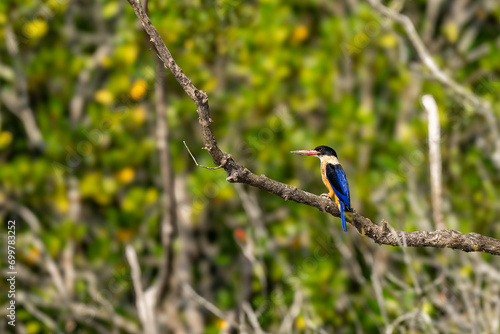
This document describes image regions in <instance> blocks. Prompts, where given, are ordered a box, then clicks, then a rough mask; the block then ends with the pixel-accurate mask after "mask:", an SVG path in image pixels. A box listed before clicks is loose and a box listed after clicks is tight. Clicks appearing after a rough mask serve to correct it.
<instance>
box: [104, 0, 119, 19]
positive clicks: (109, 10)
mask: <svg viewBox="0 0 500 334" xmlns="http://www.w3.org/2000/svg"><path fill="white" fill-rule="evenodd" d="M118 9H120V6H118V2H117V1H114V2H109V3H107V4H106V5H105V6H104V7H103V9H102V16H103V17H104V18H105V19H109V18H111V17H113V16H114V15H115V14H116V13H117V12H118Z"/></svg>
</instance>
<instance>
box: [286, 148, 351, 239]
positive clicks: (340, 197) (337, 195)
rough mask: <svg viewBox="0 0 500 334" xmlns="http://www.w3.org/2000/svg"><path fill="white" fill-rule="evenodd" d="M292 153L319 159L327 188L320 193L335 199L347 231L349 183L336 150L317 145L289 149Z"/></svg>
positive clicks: (349, 204) (349, 207) (349, 209)
mask: <svg viewBox="0 0 500 334" xmlns="http://www.w3.org/2000/svg"><path fill="white" fill-rule="evenodd" d="M291 153H293V154H298V155H309V156H316V157H318V158H319V159H320V160H321V178H322V179H323V183H324V184H325V186H326V188H327V189H328V191H329V193H328V194H321V196H322V197H328V198H330V199H333V200H334V201H335V204H337V207H338V208H339V211H340V219H341V220H342V229H343V230H344V232H347V226H346V223H345V211H349V212H352V211H353V210H352V208H351V196H350V194H349V183H348V182H347V177H346V175H345V172H344V169H343V168H342V166H341V165H340V162H339V159H338V157H337V152H335V150H334V149H333V148H331V147H328V146H323V145H322V146H318V147H316V148H315V149H314V150H302V151H291Z"/></svg>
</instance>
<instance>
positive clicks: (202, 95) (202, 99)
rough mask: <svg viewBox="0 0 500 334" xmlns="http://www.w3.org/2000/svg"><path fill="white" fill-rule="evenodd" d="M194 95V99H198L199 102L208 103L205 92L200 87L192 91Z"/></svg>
mask: <svg viewBox="0 0 500 334" xmlns="http://www.w3.org/2000/svg"><path fill="white" fill-rule="evenodd" d="M194 96H195V97H196V99H197V100H198V102H200V103H202V104H207V103H208V96H207V93H205V92H204V91H202V90H201V89H197V90H195V91H194Z"/></svg>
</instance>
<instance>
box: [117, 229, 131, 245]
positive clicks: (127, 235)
mask: <svg viewBox="0 0 500 334" xmlns="http://www.w3.org/2000/svg"><path fill="white" fill-rule="evenodd" d="M133 236H134V232H133V231H132V230H130V229H119V230H118V232H117V234H116V237H117V238H118V240H119V241H123V242H127V241H129V240H130V239H132V237H133Z"/></svg>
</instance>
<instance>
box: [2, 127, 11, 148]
mask: <svg viewBox="0 0 500 334" xmlns="http://www.w3.org/2000/svg"><path fill="white" fill-rule="evenodd" d="M10 143H12V133H10V132H8V131H2V132H0V149H3V148H5V147H7V146H9V145H10Z"/></svg>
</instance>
